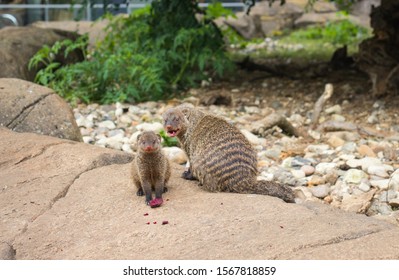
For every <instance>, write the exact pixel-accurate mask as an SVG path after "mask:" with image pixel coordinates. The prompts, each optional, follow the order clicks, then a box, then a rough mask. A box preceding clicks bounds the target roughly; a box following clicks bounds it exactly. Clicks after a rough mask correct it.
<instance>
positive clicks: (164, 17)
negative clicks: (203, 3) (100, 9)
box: [32, 0, 233, 103]
mask: <svg viewBox="0 0 399 280" xmlns="http://www.w3.org/2000/svg"><path fill="white" fill-rule="evenodd" d="M211 11H212V12H213V13H216V12H218V13H221V9H220V7H219V8H218V7H215V8H213V9H212V8H211ZM195 12H199V9H198V7H197V4H196V3H195V2H194V1H191V0H185V1H177V0H161V1H160V0H158V1H153V2H152V5H151V7H147V8H144V9H141V10H138V11H136V12H135V13H132V14H131V15H129V16H128V17H120V16H117V17H112V16H108V18H109V20H110V24H109V25H108V27H107V31H108V32H107V36H106V37H105V39H104V40H103V41H102V42H101V43H100V44H99V45H98V46H97V47H96V49H95V50H94V51H93V53H92V54H91V55H90V59H89V60H85V61H83V62H81V63H77V64H74V65H68V66H64V67H61V68H59V65H51V62H50V61H51V59H50V56H49V54H50V53H51V52H55V51H56V50H55V49H53V48H54V46H53V48H51V50H48V47H47V49H43V50H41V51H39V53H37V54H36V56H35V57H34V58H33V59H32V61H38V60H39V61H42V62H43V61H44V62H46V63H44V65H46V68H45V69H43V72H42V73H40V74H38V77H37V82H39V83H42V84H44V85H49V86H51V87H52V88H53V89H54V90H56V91H57V92H58V93H59V94H60V95H61V96H63V97H65V98H66V99H67V100H69V101H71V102H76V101H77V100H81V101H83V102H100V103H111V102H116V101H120V102H131V103H134V102H141V101H146V100H158V99H163V98H168V97H170V96H172V95H174V94H175V93H176V92H177V91H179V90H183V89H185V88H188V87H192V86H196V85H197V84H199V82H200V81H201V80H203V79H208V78H209V77H210V76H215V75H218V76H222V75H223V74H224V73H225V72H226V71H227V70H229V69H231V68H232V66H233V63H232V62H231V61H230V60H229V59H228V58H227V56H226V54H225V50H224V41H223V37H222V35H221V34H220V32H219V30H218V28H217V27H216V26H215V25H214V24H213V22H211V21H210V19H211V18H212V13H209V14H207V15H206V16H205V17H204V18H203V19H202V20H201V21H198V20H197V19H196V18H195ZM60 44H63V43H60ZM46 55H47V56H46ZM32 63H33V62H32Z"/></svg>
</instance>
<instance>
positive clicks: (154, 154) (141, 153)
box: [131, 131, 171, 206]
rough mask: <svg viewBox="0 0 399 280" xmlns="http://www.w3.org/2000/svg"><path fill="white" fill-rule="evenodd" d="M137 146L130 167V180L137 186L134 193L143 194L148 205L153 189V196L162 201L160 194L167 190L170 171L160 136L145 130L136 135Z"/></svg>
mask: <svg viewBox="0 0 399 280" xmlns="http://www.w3.org/2000/svg"><path fill="white" fill-rule="evenodd" d="M137 147H138V149H137V155H136V157H135V158H134V160H133V162H132V169H131V176H132V180H133V183H134V185H135V186H136V188H137V193H136V194H137V195H138V196H143V195H145V202H146V204H147V205H148V204H150V202H151V200H152V190H154V191H155V198H156V199H161V200H160V203H162V194H163V193H164V192H166V191H167V187H166V184H167V182H168V181H169V178H170V173H171V172H170V163H169V160H168V158H167V157H166V155H164V153H163V152H162V147H161V136H160V135H159V134H155V132H153V131H145V132H143V133H141V134H140V135H139V136H138V138H137ZM159 205H160V204H159ZM159 205H156V206H159Z"/></svg>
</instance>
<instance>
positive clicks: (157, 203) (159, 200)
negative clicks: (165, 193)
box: [150, 198, 163, 208]
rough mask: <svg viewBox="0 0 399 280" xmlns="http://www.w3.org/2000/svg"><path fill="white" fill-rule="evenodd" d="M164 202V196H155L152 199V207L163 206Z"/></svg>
mask: <svg viewBox="0 0 399 280" xmlns="http://www.w3.org/2000/svg"><path fill="white" fill-rule="evenodd" d="M162 203H163V199H162V198H155V199H153V200H151V201H150V206H151V208H155V207H159V206H161V204H162Z"/></svg>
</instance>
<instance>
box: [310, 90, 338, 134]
mask: <svg viewBox="0 0 399 280" xmlns="http://www.w3.org/2000/svg"><path fill="white" fill-rule="evenodd" d="M333 92H334V88H333V85H332V84H326V86H325V88H324V93H323V94H322V95H321V96H320V97H319V99H318V100H317V102H316V104H315V105H314V109H313V117H312V126H311V128H312V129H315V128H316V126H317V123H318V122H319V118H320V113H321V111H322V110H323V107H324V104H325V103H326V101H327V100H328V99H330V97H331V96H332V94H333Z"/></svg>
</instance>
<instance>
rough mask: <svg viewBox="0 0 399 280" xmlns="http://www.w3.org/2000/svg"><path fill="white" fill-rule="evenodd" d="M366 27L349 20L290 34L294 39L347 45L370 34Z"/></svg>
mask: <svg viewBox="0 0 399 280" xmlns="http://www.w3.org/2000/svg"><path fill="white" fill-rule="evenodd" d="M369 33H370V32H369V31H368V29H366V28H363V27H360V26H357V25H355V24H354V23H352V22H350V21H349V20H346V19H345V20H342V21H339V22H328V23H327V24H325V25H319V26H312V27H308V28H305V29H302V30H297V31H294V32H292V33H291V34H290V35H289V36H290V37H291V38H293V39H298V40H300V39H305V40H323V41H325V42H330V43H332V44H334V45H339V44H341V45H347V44H353V43H357V42H359V39H360V40H361V39H364V38H365V37H368V36H369Z"/></svg>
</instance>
